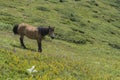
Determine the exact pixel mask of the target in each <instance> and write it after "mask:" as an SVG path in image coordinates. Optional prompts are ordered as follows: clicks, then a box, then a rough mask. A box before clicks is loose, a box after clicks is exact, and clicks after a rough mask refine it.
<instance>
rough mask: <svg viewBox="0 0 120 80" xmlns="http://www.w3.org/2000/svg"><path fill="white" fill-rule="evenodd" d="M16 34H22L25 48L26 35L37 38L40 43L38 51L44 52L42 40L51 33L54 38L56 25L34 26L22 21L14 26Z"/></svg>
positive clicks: (22, 42)
mask: <svg viewBox="0 0 120 80" xmlns="http://www.w3.org/2000/svg"><path fill="white" fill-rule="evenodd" d="M13 32H14V34H18V35H20V43H21V46H22V47H23V48H26V46H25V45H24V41H23V39H24V36H27V37H28V38H30V39H36V40H37V43H38V52H42V44H41V41H42V39H43V38H44V36H46V35H49V36H50V37H51V38H52V39H54V37H55V35H54V27H50V26H49V27H47V28H41V27H33V26H31V25H29V24H26V23H21V24H18V25H15V26H14V27H13Z"/></svg>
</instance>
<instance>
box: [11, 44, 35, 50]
mask: <svg viewBox="0 0 120 80" xmlns="http://www.w3.org/2000/svg"><path fill="white" fill-rule="evenodd" d="M11 46H13V47H16V48H20V49H26V50H31V51H33V52H36V50H35V49H31V48H23V47H21V46H19V45H15V44H11Z"/></svg>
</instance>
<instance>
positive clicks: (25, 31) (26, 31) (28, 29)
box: [19, 23, 38, 39]
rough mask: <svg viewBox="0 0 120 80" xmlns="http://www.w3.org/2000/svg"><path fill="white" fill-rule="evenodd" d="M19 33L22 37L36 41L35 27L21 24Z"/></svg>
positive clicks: (36, 32) (36, 31)
mask: <svg viewBox="0 0 120 80" xmlns="http://www.w3.org/2000/svg"><path fill="white" fill-rule="evenodd" d="M19 31H20V32H21V34H22V35H25V36H27V37H28V38H31V39H36V38H38V29H37V27H34V26H31V25H28V24H25V23H21V24H20V25H19Z"/></svg>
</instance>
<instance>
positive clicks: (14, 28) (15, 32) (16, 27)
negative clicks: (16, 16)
mask: <svg viewBox="0 0 120 80" xmlns="http://www.w3.org/2000/svg"><path fill="white" fill-rule="evenodd" d="M18 26H19V25H18V24H16V25H14V27H13V33H14V34H18Z"/></svg>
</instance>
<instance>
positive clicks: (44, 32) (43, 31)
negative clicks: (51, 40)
mask: <svg viewBox="0 0 120 80" xmlns="http://www.w3.org/2000/svg"><path fill="white" fill-rule="evenodd" d="M38 30H39V32H40V34H41V35H42V36H45V35H47V34H48V33H49V29H47V28H38Z"/></svg>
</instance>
